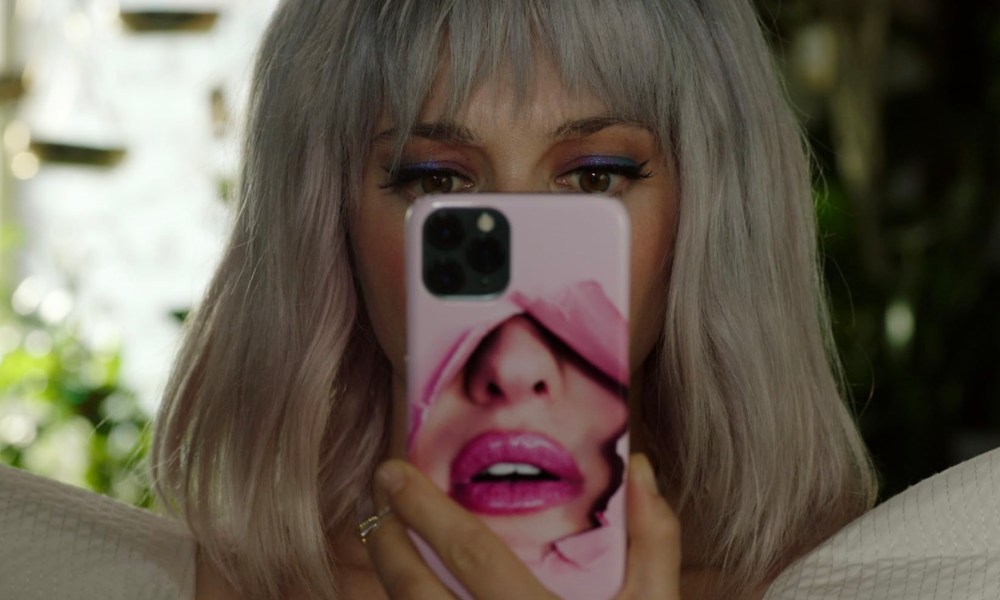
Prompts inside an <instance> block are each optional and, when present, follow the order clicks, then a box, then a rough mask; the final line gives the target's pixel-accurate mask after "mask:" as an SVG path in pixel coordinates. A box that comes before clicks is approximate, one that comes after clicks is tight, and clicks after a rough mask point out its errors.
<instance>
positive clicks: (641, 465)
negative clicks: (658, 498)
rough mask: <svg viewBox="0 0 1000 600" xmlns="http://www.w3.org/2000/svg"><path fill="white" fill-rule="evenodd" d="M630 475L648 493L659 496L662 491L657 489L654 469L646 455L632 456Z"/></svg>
mask: <svg viewBox="0 0 1000 600" xmlns="http://www.w3.org/2000/svg"><path fill="white" fill-rule="evenodd" d="M629 474H630V475H631V476H632V477H633V479H634V480H635V481H636V482H637V483H638V484H639V485H641V486H642V487H643V488H645V489H646V491H647V492H649V493H650V494H654V495H659V493H660V489H659V488H658V487H656V475H654V474H653V467H652V465H650V464H649V459H648V458H646V455H645V454H633V455H632V460H631V461H630V463H629Z"/></svg>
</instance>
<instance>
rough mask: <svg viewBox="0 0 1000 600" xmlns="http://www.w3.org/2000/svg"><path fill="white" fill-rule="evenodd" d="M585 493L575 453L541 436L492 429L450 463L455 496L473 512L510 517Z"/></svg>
mask: <svg viewBox="0 0 1000 600" xmlns="http://www.w3.org/2000/svg"><path fill="white" fill-rule="evenodd" d="M582 492H583V474H582V473H580V469H579V467H578V466H577V464H576V460H575V459H574V458H573V455H572V454H570V453H569V451H567V450H566V449H565V448H563V447H562V445H560V444H559V443H558V442H556V441H554V440H552V439H551V438H549V437H547V436H544V435H542V434H539V433H533V432H526V431H489V432H486V433H483V434H481V435H479V436H476V437H475V438H473V439H472V440H470V441H469V442H468V443H466V444H465V446H463V447H462V449H461V450H460V451H459V453H458V456H456V457H455V460H454V461H452V464H451V490H450V493H451V497H452V498H454V499H455V501H457V502H458V503H459V504H461V505H462V506H464V507H465V508H467V509H469V510H470V511H472V512H477V513H483V514H492V515H509V514H517V513H525V512H533V511H537V510H543V509H546V508H549V507H552V506H558V505H560V504H565V503H566V502H569V501H571V500H573V499H574V498H576V497H577V496H579V495H580V494H581V493H582Z"/></svg>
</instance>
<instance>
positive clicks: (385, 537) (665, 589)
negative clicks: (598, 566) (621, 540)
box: [367, 454, 681, 600]
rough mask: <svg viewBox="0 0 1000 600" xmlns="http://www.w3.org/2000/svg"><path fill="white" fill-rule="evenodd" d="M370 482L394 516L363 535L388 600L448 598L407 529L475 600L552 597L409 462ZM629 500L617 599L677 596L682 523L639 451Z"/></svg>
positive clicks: (391, 464)
mask: <svg viewBox="0 0 1000 600" xmlns="http://www.w3.org/2000/svg"><path fill="white" fill-rule="evenodd" d="M375 481H376V485H377V487H378V489H379V490H380V491H381V493H382V494H383V495H384V501H385V502H386V503H387V504H388V506H390V507H391V508H392V513H391V516H389V517H386V518H385V519H384V520H383V522H382V523H381V525H380V527H379V528H378V530H377V531H375V532H372V534H371V535H370V536H369V537H368V539H367V547H368V553H369V555H371V559H372V563H373V564H374V565H375V570H376V572H377V573H378V576H379V578H380V579H381V580H382V585H383V586H385V589H386V591H387V592H388V595H389V597H390V598H394V599H420V600H425V599H436V598H454V595H453V594H452V593H451V592H450V591H449V590H448V588H447V587H446V586H445V585H444V583H442V582H441V580H440V579H438V577H437V576H436V575H435V574H434V572H433V571H431V570H430V568H429V567H428V566H427V564H426V563H424V561H423V559H422V558H421V556H420V554H419V553H418V552H417V550H416V548H415V547H414V545H413V543H412V541H411V540H410V538H409V536H408V535H407V533H406V528H407V527H409V528H411V529H413V530H414V531H415V532H417V533H418V534H419V535H420V536H421V537H422V538H423V539H424V540H425V541H426V542H427V543H428V545H430V547H431V548H432V549H433V550H434V552H435V553H437V555H438V556H439V557H440V558H441V560H442V561H443V562H444V564H445V565H446V566H447V567H448V570H449V571H451V573H452V574H454V575H455V577H456V578H457V579H458V580H459V581H460V582H461V583H462V585H464V586H465V588H466V589H467V590H468V591H469V592H470V593H471V594H472V597H473V598H476V599H478V600H488V599H494V598H495V599H500V598H504V599H506V598H518V599H521V598H525V599H535V598H538V599H541V598H555V596H554V595H553V594H552V592H549V591H548V590H547V589H546V588H545V587H543V586H542V584H541V583H539V581H538V580H537V579H536V578H535V577H534V575H532V573H531V571H530V570H529V569H528V567H527V566H526V565H525V564H524V563H523V562H521V560H520V559H518V558H517V557H516V556H515V555H514V553H513V552H511V550H510V549H509V548H508V547H507V546H506V545H505V544H504V543H503V541H502V540H501V539H500V538H499V537H497V536H496V534H494V533H493V532H492V531H491V530H490V529H488V528H487V527H486V526H485V525H483V524H482V522H480V521H479V519H477V518H476V517H475V516H474V515H472V514H471V513H469V512H468V511H466V510H465V509H463V508H462V507H460V506H459V505H458V504H456V503H455V502H454V501H453V500H452V499H451V498H449V497H448V496H447V495H445V494H444V493H443V492H441V490H439V489H438V488H437V487H436V486H435V485H434V484H433V483H432V482H431V481H430V480H429V479H427V478H426V477H425V476H424V475H423V474H422V473H420V472H419V471H418V470H416V469H415V468H413V467H412V466H410V465H409V464H407V463H405V462H403V461H399V460H390V461H388V462H386V463H385V464H383V465H382V466H381V467H380V468H379V470H378V472H377V474H376V477H375ZM627 503H628V515H627V516H628V538H629V544H628V568H627V572H626V574H625V585H624V586H623V588H622V591H621V593H620V594H619V595H618V598H622V599H627V598H656V599H663V600H677V599H679V598H680V565H681V552H680V537H681V536H680V523H679V521H678V520H677V517H676V515H675V514H674V512H673V510H671V508H670V506H668V505H667V502H666V501H665V500H664V499H663V497H661V496H660V494H659V492H658V491H657V489H656V483H655V480H654V478H653V471H652V469H651V468H650V465H649V461H648V460H647V459H646V457H645V456H643V455H640V454H636V455H633V456H632V460H631V463H630V466H629V474H628V493H627Z"/></svg>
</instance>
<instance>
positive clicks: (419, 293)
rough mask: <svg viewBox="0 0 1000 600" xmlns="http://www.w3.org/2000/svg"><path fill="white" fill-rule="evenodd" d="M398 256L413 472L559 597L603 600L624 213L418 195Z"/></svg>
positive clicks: (619, 357)
mask: <svg viewBox="0 0 1000 600" xmlns="http://www.w3.org/2000/svg"><path fill="white" fill-rule="evenodd" d="M406 245H407V394H408V402H409V432H408V439H407V452H408V458H409V460H410V461H411V462H412V463H413V464H414V465H416V466H417V467H418V468H419V469H420V470H421V471H423V472H424V473H425V474H427V475H428V476H429V477H430V479H431V480H433V481H434V482H435V483H436V484H437V485H438V486H439V487H441V489H442V490H444V491H445V492H446V493H447V494H448V495H449V496H450V497H451V498H452V499H453V500H455V501H456V502H457V503H458V504H460V505H461V506H463V507H464V508H465V509H466V510H468V511H470V512H472V513H474V514H475V515H477V516H478V517H479V518H480V519H481V520H482V521H484V522H485V523H486V524H487V525H488V526H489V527H490V528H491V529H492V530H493V531H494V532H496V533H497V534H498V535H499V536H500V538H502V539H503V540H504V541H505V542H506V543H507V544H508V546H509V547H510V548H511V549H512V550H513V551H514V553H515V554H516V555H517V556H519V557H520V558H521V559H522V560H523V561H524V562H525V563H526V564H527V565H528V567H529V568H530V569H531V571H532V572H533V573H534V574H535V576H536V577H538V579H539V580H540V581H541V582H542V583H543V584H544V585H545V586H546V587H548V588H549V589H551V590H552V591H553V592H555V593H556V594H557V595H559V596H561V597H563V598H574V599H577V598H580V599H595V600H598V599H607V598H612V597H613V596H614V595H615V594H616V593H617V592H618V590H619V589H620V587H621V584H622V580H623V577H624V571H625V548H626V536H625V497H624V494H625V489H624V488H625V486H624V474H625V469H626V461H627V457H628V432H627V423H628V408H627V398H626V394H627V388H628V382H629V372H630V371H629V358H628V292H629V282H628V273H629V224H628V217H627V214H626V213H625V210H624V208H623V207H622V206H621V204H620V203H619V202H618V201H616V200H613V199H610V198H604V197H597V196H590V195H583V196H580V195H566V194H541V195H538V194H525V195H490V194H469V195H452V196H436V197H428V198H422V199H421V200H419V201H417V202H416V203H415V204H414V205H413V206H412V207H411V208H410V211H409V214H408V217H407V241H406ZM413 537H414V541H415V543H416V545H417V547H418V549H419V550H420V552H421V554H422V555H423V557H424V559H425V561H427V562H428V564H429V565H430V566H431V567H432V568H433V569H434V571H435V572H436V573H437V574H438V575H439V576H440V577H441V578H442V580H443V581H444V582H445V583H446V584H447V585H448V586H449V587H450V588H451V589H452V590H454V591H455V592H456V593H457V594H458V595H459V596H460V597H468V593H467V592H466V591H465V589H464V588H463V587H462V585H461V584H460V583H459V582H458V581H457V580H456V579H455V578H454V577H453V576H452V575H451V573H449V572H448V570H447V569H446V568H445V566H444V564H443V563H442V561H441V560H440V559H439V558H438V557H437V556H436V555H435V554H434V552H433V551H431V550H430V548H429V547H428V546H427V545H426V544H425V543H424V542H423V541H422V540H420V539H419V537H418V536H416V535H415V534H414V535H413Z"/></svg>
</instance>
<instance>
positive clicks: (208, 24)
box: [118, 10, 219, 33]
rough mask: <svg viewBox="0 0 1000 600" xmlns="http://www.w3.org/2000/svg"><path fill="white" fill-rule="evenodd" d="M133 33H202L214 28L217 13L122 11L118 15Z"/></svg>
mask: <svg viewBox="0 0 1000 600" xmlns="http://www.w3.org/2000/svg"><path fill="white" fill-rule="evenodd" d="M118 15H119V17H121V20H122V22H123V23H125V26H126V27H128V29H129V30H130V31H132V32H133V33H161V32H190V33H202V32H206V31H209V30H211V29H212V28H213V27H215V22H216V21H217V20H218V19H219V11H216V10H213V11H173V10H122V11H121V12H119V13H118Z"/></svg>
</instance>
